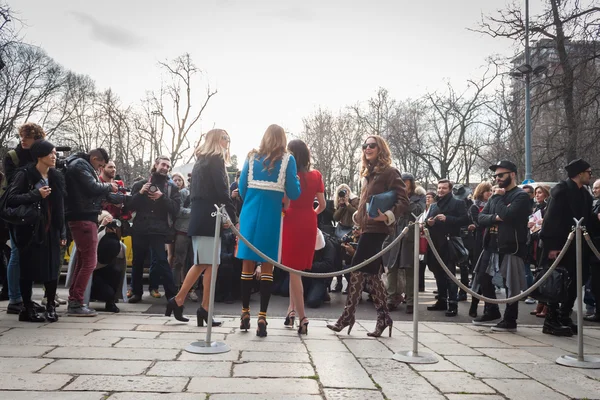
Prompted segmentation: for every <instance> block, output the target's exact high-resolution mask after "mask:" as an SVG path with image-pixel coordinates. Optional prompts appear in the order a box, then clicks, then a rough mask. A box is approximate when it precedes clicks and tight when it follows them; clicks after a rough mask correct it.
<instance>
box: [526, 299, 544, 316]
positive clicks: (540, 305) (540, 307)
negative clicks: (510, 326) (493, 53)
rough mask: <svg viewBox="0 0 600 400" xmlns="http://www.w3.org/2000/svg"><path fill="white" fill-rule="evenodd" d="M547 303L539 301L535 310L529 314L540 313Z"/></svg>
mask: <svg viewBox="0 0 600 400" xmlns="http://www.w3.org/2000/svg"><path fill="white" fill-rule="evenodd" d="M544 306H545V304H544V303H542V302H538V303H537V306H536V307H535V310H533V311H532V312H530V313H529V314H531V315H536V316H537V315H538V314H539V313H541V312H542V310H543V309H544Z"/></svg>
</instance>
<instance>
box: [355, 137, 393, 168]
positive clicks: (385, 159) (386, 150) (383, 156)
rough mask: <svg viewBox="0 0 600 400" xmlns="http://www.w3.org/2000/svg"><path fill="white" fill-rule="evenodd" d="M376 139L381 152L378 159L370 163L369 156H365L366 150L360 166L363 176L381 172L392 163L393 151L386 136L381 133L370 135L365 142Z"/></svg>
mask: <svg viewBox="0 0 600 400" xmlns="http://www.w3.org/2000/svg"><path fill="white" fill-rule="evenodd" d="M369 139H375V143H377V148H378V149H379V153H378V154H377V160H375V162H374V163H373V165H372V164H370V163H369V161H368V160H367V157H366V156H365V152H364V151H363V154H362V166H361V168H360V175H361V176H365V177H366V176H369V175H371V173H373V172H375V173H380V172H382V171H383V170H384V169H386V168H387V167H389V166H390V165H392V152H391V151H390V147H389V146H388V144H387V142H386V141H385V139H384V138H382V137H381V136H379V135H369V136H367V138H366V139H365V141H364V143H367V140H369Z"/></svg>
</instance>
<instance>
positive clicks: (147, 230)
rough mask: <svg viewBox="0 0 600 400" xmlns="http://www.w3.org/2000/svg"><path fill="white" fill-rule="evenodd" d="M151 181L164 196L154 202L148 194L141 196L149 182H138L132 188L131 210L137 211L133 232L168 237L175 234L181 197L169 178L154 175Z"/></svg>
mask: <svg viewBox="0 0 600 400" xmlns="http://www.w3.org/2000/svg"><path fill="white" fill-rule="evenodd" d="M151 179H152V183H153V184H155V185H156V186H157V187H158V189H159V190H160V191H161V192H162V193H163V195H162V196H161V197H160V198H159V199H158V200H156V201H154V200H152V199H150V197H148V194H146V193H145V194H141V193H140V190H141V189H142V186H144V185H145V184H146V182H148V181H147V180H141V181H138V182H136V183H135V185H133V187H132V188H131V193H132V194H133V196H132V197H131V201H130V202H129V207H130V209H131V210H133V211H135V219H134V220H133V231H134V232H135V233H136V234H139V235H162V236H167V235H170V234H172V233H173V232H174V222H175V218H177V215H178V214H179V209H180V208H181V195H180V194H179V188H178V187H177V185H176V184H175V183H174V182H173V181H172V180H170V179H169V178H168V177H166V176H162V175H160V174H153V175H152V177H151ZM169 187H170V192H171V195H170V196H169ZM190 225H191V224H190Z"/></svg>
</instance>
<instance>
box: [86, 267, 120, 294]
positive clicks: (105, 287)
mask: <svg viewBox="0 0 600 400" xmlns="http://www.w3.org/2000/svg"><path fill="white" fill-rule="evenodd" d="M122 279H123V275H122V272H121V271H120V270H119V269H117V268H115V266H114V265H107V266H106V267H104V268H100V269H96V270H94V274H93V275H92V291H91V295H90V297H91V298H92V299H94V300H99V301H104V302H106V303H114V301H115V298H116V295H117V291H118V289H119V286H120V284H121V282H122Z"/></svg>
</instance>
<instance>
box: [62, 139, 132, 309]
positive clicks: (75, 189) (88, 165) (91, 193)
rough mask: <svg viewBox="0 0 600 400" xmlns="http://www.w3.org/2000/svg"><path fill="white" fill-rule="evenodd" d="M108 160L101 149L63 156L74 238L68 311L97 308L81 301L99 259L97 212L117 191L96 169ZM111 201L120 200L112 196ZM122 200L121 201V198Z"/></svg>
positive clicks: (67, 204)
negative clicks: (74, 251) (99, 175)
mask: <svg viewBox="0 0 600 400" xmlns="http://www.w3.org/2000/svg"><path fill="white" fill-rule="evenodd" d="M108 161H109V156H108V153H107V152H106V150H104V149H100V148H99V149H95V150H92V151H90V153H89V154H83V153H79V154H75V155H72V156H70V157H69V158H67V160H66V167H67V168H66V173H65V180H66V183H67V192H68V193H69V195H68V196H67V198H66V200H67V201H66V204H65V208H66V213H65V219H66V221H67V222H68V224H69V229H70V230H71V235H72V236H73V240H74V241H75V246H76V249H77V251H76V253H75V255H74V256H75V266H74V270H73V279H72V282H71V287H70V288H69V306H68V309H67V315H70V316H77V317H93V316H96V311H94V310H92V309H91V308H88V307H87V306H86V305H85V304H83V296H84V292H85V289H86V287H87V285H88V282H89V280H90V276H91V275H92V273H93V272H94V268H96V264H97V263H98V257H97V248H98V215H99V214H100V211H101V210H102V202H103V201H104V200H105V199H107V198H109V194H110V193H116V192H117V190H118V185H117V184H116V183H102V182H100V181H99V179H98V173H97V171H98V170H99V169H100V168H103V167H104V166H105V165H106V163H107V162H108ZM111 201H115V202H116V201H119V199H118V198H111ZM121 201H123V200H122V199H121Z"/></svg>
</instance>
